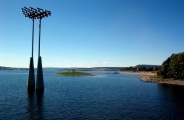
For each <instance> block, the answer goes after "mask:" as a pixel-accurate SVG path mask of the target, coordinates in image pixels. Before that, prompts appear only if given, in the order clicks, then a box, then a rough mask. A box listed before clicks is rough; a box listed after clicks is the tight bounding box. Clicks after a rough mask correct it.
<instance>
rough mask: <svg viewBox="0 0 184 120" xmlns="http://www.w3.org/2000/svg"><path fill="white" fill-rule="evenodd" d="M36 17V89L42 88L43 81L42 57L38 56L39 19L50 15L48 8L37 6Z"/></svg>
mask: <svg viewBox="0 0 184 120" xmlns="http://www.w3.org/2000/svg"><path fill="white" fill-rule="evenodd" d="M37 13H38V14H37V19H39V38H38V65H37V76H36V90H44V81H43V70H42V58H41V56H40V38H41V20H42V18H44V17H48V16H50V15H51V12H50V11H48V10H43V9H41V8H37Z"/></svg>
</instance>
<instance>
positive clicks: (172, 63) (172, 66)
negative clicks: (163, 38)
mask: <svg viewBox="0 0 184 120" xmlns="http://www.w3.org/2000/svg"><path fill="white" fill-rule="evenodd" d="M158 75H159V76H162V77H163V78H173V79H184V52H182V53H178V54H172V55H171V56H170V57H169V58H167V60H165V61H164V62H163V64H162V66H161V67H160V69H159V71H158Z"/></svg>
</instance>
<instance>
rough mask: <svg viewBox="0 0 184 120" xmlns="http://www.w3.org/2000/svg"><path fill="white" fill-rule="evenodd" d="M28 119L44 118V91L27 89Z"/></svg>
mask: <svg viewBox="0 0 184 120" xmlns="http://www.w3.org/2000/svg"><path fill="white" fill-rule="evenodd" d="M27 95H28V113H29V116H28V118H29V119H39V120H42V119H44V115H43V111H44V107H43V98H44V91H34V90H27Z"/></svg>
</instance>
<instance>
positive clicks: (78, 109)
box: [0, 70, 184, 120]
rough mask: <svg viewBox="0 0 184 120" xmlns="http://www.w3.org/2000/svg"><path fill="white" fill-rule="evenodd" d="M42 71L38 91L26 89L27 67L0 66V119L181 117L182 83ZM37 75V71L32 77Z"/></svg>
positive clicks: (183, 102)
mask: <svg viewBox="0 0 184 120" xmlns="http://www.w3.org/2000/svg"><path fill="white" fill-rule="evenodd" d="M57 72H59V71H57V70H50V71H49V70H44V84H45V90H44V92H43V93H38V92H36V91H34V92H28V91H27V89H26V83H27V76H28V71H26V70H25V71H23V70H22V71H13V70H11V71H5V70H0V119H1V120H6V119H7V120H10V119H14V120H16V119H17V120H20V119H22V120H23V119H24V120H26V119H48V120H50V119H69V120H70V119H74V120H77V119H95V120H96V119H99V120H100V119H110V120H112V119H114V120H118V119H119V120H122V119H128V120H130V119H140V120H141V119H164V120H165V119H168V120H169V119H184V87H183V86H176V85H166V84H157V83H145V82H142V81H141V80H140V79H138V78H136V77H134V75H125V74H116V75H114V74H106V73H107V71H90V73H93V74H101V76H89V77H86V76H85V77H74V76H57V75H55V74H56V73H57ZM35 76H36V75H35Z"/></svg>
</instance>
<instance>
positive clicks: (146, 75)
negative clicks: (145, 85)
mask: <svg viewBox="0 0 184 120" xmlns="http://www.w3.org/2000/svg"><path fill="white" fill-rule="evenodd" d="M119 73H120V74H135V75H136V77H138V78H140V79H141V80H142V81H144V82H156V83H163V84H172V85H183V86H184V80H173V79H158V77H157V74H156V73H154V72H119Z"/></svg>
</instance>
